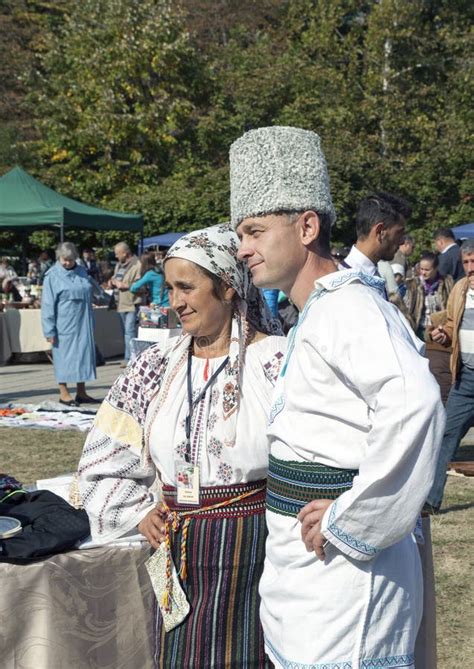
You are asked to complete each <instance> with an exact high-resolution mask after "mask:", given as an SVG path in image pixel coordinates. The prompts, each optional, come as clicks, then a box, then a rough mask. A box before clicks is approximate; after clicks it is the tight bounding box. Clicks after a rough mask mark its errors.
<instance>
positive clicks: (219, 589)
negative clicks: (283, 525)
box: [155, 481, 271, 669]
mask: <svg viewBox="0 0 474 669" xmlns="http://www.w3.org/2000/svg"><path fill="white" fill-rule="evenodd" d="M265 484H266V481H254V482H251V483H242V484H238V485H232V486H216V487H207V488H206V487H203V488H201V490H200V499H201V506H200V508H199V509H196V507H193V506H185V505H182V504H180V505H178V504H177V503H176V497H177V491H176V488H173V487H171V486H163V501H164V502H165V504H166V505H167V507H168V509H169V511H170V512H171V515H172V516H174V520H175V521H176V520H177V522H176V523H175V531H174V532H172V534H171V542H170V547H171V554H172V557H173V561H174V564H175V566H176V569H177V570H178V572H180V571H182V569H181V567H182V561H183V558H184V559H185V561H186V569H185V570H184V571H185V573H186V578H185V579H181V580H182V586H183V589H184V591H185V593H186V597H187V599H188V601H189V603H190V605H191V610H190V614H189V615H188V617H187V618H186V619H185V620H184V621H183V622H182V623H181V625H179V626H178V627H176V628H174V629H173V630H171V631H170V632H166V631H165V629H164V626H163V624H162V618H161V613H160V612H159V610H158V611H157V619H156V642H157V647H156V653H155V661H156V666H157V667H173V668H176V667H180V669H181V668H182V669H186V668H191V667H193V669H194V668H196V669H199V668H203V669H204V668H206V669H208V668H209V669H210V668H215V669H221V668H222V669H224V668H226V669H227V668H235V669H241V668H242V667H249V668H250V667H263V668H266V667H270V666H271V664H270V663H269V661H268V660H266V659H265V650H264V642H263V632H262V628H261V625H260V620H259V608H260V597H259V595H258V583H259V580H260V576H261V574H262V571H263V561H264V556H265V539H266V526H265V496H266V490H265ZM183 541H184V552H183Z"/></svg>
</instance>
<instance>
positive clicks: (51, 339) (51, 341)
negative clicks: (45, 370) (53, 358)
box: [46, 337, 56, 346]
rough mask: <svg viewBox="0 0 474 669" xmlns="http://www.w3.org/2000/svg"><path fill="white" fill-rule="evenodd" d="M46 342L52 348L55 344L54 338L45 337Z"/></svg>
mask: <svg viewBox="0 0 474 669" xmlns="http://www.w3.org/2000/svg"><path fill="white" fill-rule="evenodd" d="M46 341H47V342H49V343H50V344H51V345H53V346H54V344H55V342H56V337H46Z"/></svg>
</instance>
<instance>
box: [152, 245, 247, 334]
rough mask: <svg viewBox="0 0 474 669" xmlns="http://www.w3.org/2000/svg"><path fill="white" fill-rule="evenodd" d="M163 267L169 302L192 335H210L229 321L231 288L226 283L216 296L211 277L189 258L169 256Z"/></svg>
mask: <svg viewBox="0 0 474 669" xmlns="http://www.w3.org/2000/svg"><path fill="white" fill-rule="evenodd" d="M164 269H165V279H166V286H167V288H168V291H169V300H170V305H171V308H172V309H173V310H174V311H176V313H177V314H178V316H179V318H180V320H181V323H182V326H183V330H184V331H185V332H187V333H188V334H190V335H193V337H212V336H213V335H214V336H215V335H218V334H219V333H221V332H222V331H223V330H224V329H225V328H226V327H227V326H228V325H229V324H230V321H231V318H232V296H233V295H234V290H233V288H229V287H226V288H225V291H224V293H223V296H222V297H223V299H222V300H220V299H218V298H217V297H216V296H215V295H214V291H213V283H212V280H211V279H210V278H209V277H208V276H206V275H205V274H203V273H202V272H201V270H200V269H199V267H198V266H197V265H196V264H195V263H193V262H191V261H190V260H184V259H182V258H170V259H169V260H167V261H166V262H165V268H164Z"/></svg>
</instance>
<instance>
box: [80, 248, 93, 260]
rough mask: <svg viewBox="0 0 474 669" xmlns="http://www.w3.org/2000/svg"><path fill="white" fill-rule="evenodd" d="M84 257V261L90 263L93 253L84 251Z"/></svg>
mask: <svg viewBox="0 0 474 669" xmlns="http://www.w3.org/2000/svg"><path fill="white" fill-rule="evenodd" d="M82 257H83V258H84V260H86V261H87V262H88V261H89V260H90V259H91V258H92V252H91V251H83V252H82Z"/></svg>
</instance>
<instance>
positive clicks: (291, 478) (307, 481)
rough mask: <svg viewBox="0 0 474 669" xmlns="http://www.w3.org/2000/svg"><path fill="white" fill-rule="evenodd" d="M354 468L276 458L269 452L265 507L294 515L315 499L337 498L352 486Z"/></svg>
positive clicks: (275, 511) (354, 473) (276, 511)
mask: <svg viewBox="0 0 474 669" xmlns="http://www.w3.org/2000/svg"><path fill="white" fill-rule="evenodd" d="M357 474H358V470H357V469H337V468H336V467H328V466H327V465H321V464H318V463H315V462H296V461H294V460H279V459H278V458H275V457H273V456H272V455H270V459H269V470H268V480H267V509H268V510H269V511H273V512H274V513H279V514H281V515H283V516H297V515H298V513H299V512H300V510H301V509H302V508H303V507H304V506H305V505H306V504H308V502H312V501H313V500H314V499H336V498H337V497H339V495H342V493H343V492H345V491H346V490H349V489H350V488H351V487H352V481H353V479H354V476H357Z"/></svg>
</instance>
